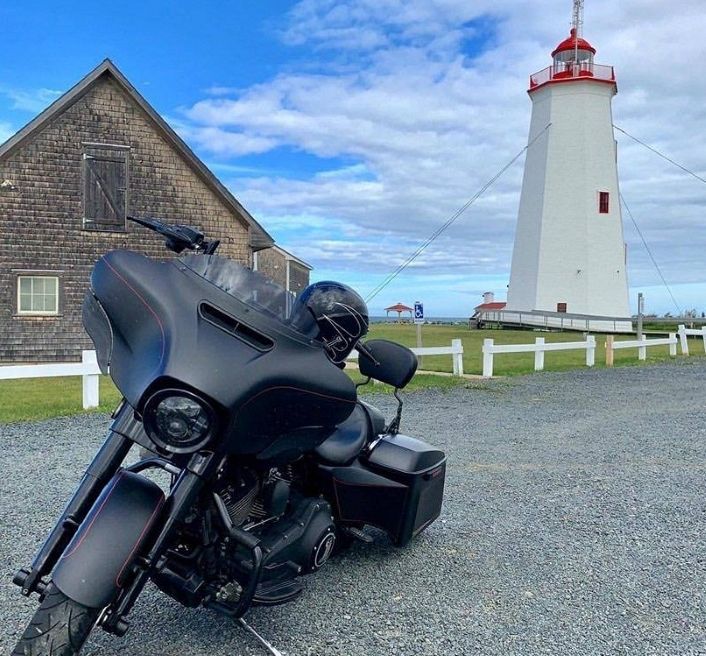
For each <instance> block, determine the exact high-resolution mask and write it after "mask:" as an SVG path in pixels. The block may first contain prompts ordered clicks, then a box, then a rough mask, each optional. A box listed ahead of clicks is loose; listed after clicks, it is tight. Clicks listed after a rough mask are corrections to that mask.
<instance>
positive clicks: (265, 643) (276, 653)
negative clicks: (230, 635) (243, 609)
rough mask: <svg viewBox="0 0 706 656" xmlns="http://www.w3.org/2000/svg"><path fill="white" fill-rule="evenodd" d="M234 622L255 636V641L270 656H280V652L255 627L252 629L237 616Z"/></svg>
mask: <svg viewBox="0 0 706 656" xmlns="http://www.w3.org/2000/svg"><path fill="white" fill-rule="evenodd" d="M236 622H237V623H238V624H240V626H242V627H243V628H244V629H245V630H246V631H247V632H248V633H250V635H252V636H254V637H255V638H257V641H258V642H259V643H260V644H261V645H262V646H263V647H264V648H265V649H267V651H268V652H269V653H270V654H271V655H272V656H282V652H281V651H278V650H277V649H275V648H274V647H273V646H272V645H271V644H270V643H269V642H268V641H267V640H265V639H264V638H263V637H262V636H261V635H260V634H259V633H258V632H257V631H255V629H253V628H252V627H251V626H250V625H249V624H248V623H247V622H246V621H245V620H244V619H243V618H242V617H239V618H238V619H237V620H236Z"/></svg>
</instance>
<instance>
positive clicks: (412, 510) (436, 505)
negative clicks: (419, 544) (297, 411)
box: [320, 435, 446, 547]
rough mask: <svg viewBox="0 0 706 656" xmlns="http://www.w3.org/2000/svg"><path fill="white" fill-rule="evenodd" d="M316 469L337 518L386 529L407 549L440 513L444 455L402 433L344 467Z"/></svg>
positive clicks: (390, 437)
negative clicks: (410, 542) (332, 503)
mask: <svg viewBox="0 0 706 656" xmlns="http://www.w3.org/2000/svg"><path fill="white" fill-rule="evenodd" d="M320 470H321V472H322V474H323V475H324V479H325V480H326V481H327V483H328V485H327V487H330V488H332V489H331V490H330V491H331V492H332V495H331V498H332V500H333V501H334V504H335V506H336V511H337V513H338V519H339V520H341V521H343V522H349V523H359V524H370V525H372V526H377V527H378V528H381V529H383V530H384V531H386V532H387V533H388V534H389V536H390V538H391V539H392V541H393V542H394V543H395V544H396V545H397V546H400V547H402V546H404V545H406V544H407V543H408V542H409V541H410V540H411V539H412V538H413V537H414V536H415V535H417V534H418V533H421V532H422V531H423V530H424V529H425V528H426V527H427V526H429V524H431V523H432V522H433V521H434V520H435V519H436V518H437V517H438V516H439V514H440V512H441V502H442V499H443V495H444V479H445V477H446V456H445V455H444V453H443V452H442V451H439V450H438V449H436V448H434V447H433V446H430V445H429V444H426V443H425V442H422V441H421V440H417V439H415V438H413V437H408V436H406V435H394V436H393V435H386V436H385V437H383V438H382V439H380V440H379V441H378V443H377V444H376V445H375V447H374V448H373V450H372V452H370V453H369V454H368V455H366V456H361V458H360V459H359V461H357V462H355V463H353V464H352V465H350V466H348V467H325V466H321V467H320Z"/></svg>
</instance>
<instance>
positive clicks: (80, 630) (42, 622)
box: [11, 583, 100, 656]
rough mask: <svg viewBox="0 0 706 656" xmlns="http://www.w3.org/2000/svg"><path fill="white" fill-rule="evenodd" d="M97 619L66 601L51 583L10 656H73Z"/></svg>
mask: <svg viewBox="0 0 706 656" xmlns="http://www.w3.org/2000/svg"><path fill="white" fill-rule="evenodd" d="M98 615H100V609H99V608H88V607H86V606H82V605H81V604H79V603H76V602H75V601H72V600H71V599H69V598H68V597H67V596H66V595H65V594H64V593H63V592H61V590H59V588H57V587H56V586H55V585H54V584H53V583H52V584H50V585H49V586H48V587H47V590H46V594H45V595H44V598H43V599H42V603H41V604H40V606H39V608H38V609H37V612H36V613H35V614H34V617H33V618H32V621H31V622H30V623H29V626H28V627H27V628H26V629H25V632H24V633H23V634H22V637H21V638H20V641H19V642H18V643H17V646H16V647H15V650H14V651H13V652H12V654H11V656H76V655H77V654H78V653H79V652H80V651H81V648H82V647H83V645H84V643H85V642H86V640H88V635H89V634H90V633H91V629H92V628H93V625H94V624H95V623H96V620H97V619H98Z"/></svg>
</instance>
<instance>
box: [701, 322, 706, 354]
mask: <svg viewBox="0 0 706 656" xmlns="http://www.w3.org/2000/svg"><path fill="white" fill-rule="evenodd" d="M701 336H702V337H703V338H704V353H706V326H701Z"/></svg>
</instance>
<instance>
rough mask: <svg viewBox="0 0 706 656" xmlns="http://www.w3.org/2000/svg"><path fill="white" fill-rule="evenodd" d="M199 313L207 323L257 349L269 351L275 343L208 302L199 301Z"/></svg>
mask: <svg viewBox="0 0 706 656" xmlns="http://www.w3.org/2000/svg"><path fill="white" fill-rule="evenodd" d="M199 314H200V315H201V317H202V318H203V319H204V320H206V321H208V323H210V324H212V325H214V326H216V328H220V329H221V330H224V331H225V332H227V333H228V334H230V335H232V336H233V337H237V338H238V339H240V340H241V341H243V342H245V343H246V344H249V345H250V346H252V347H253V348H256V349H257V350H258V351H269V350H270V349H271V348H273V347H274V345H275V343H274V342H273V341H272V340H271V339H270V338H269V337H268V336H267V335H263V334H262V333H261V332H258V331H257V330H255V329H254V328H251V327H250V326H248V325H246V324H244V323H242V322H240V321H238V320H237V319H236V318H235V317H232V316H230V315H229V314H226V313H225V312H223V310H219V309H218V308H217V307H214V306H213V305H211V304H210V303H201V305H199Z"/></svg>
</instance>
